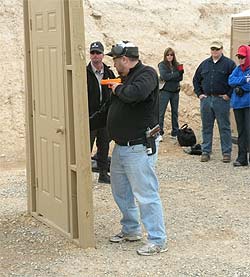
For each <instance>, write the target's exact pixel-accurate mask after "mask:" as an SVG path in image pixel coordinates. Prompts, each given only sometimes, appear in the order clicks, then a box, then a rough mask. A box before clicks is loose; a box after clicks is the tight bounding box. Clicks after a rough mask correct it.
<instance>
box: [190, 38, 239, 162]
mask: <svg viewBox="0 0 250 277" xmlns="http://www.w3.org/2000/svg"><path fill="white" fill-rule="evenodd" d="M210 50H211V56H210V57H209V58H207V59H206V60H204V61H203V62H202V63H201V64H200V65H199V66H198V68H197V70H196V72H195V75H194V78H193V85H194V92H195V93H196V95H197V96H198V98H199V99H200V112H201V121H202V140H203V141H202V145H201V147H202V155H201V162H208V161H209V160H210V154H211V152H212V142H213V129H214V121H215V119H216V121H217V124H218V128H219V133H220V142H221V151H222V161H223V162H224V163H229V162H230V161H231V152H232V138H231V127H230V119H229V118H230V97H231V94H232V88H231V87H230V86H229V85H228V77H229V75H230V74H231V73H232V71H233V70H234V68H235V66H236V65H235V63H234V61H232V60H231V59H229V58H227V57H225V56H224V55H223V44H222V43H221V42H220V41H213V42H212V43H211V45H210Z"/></svg>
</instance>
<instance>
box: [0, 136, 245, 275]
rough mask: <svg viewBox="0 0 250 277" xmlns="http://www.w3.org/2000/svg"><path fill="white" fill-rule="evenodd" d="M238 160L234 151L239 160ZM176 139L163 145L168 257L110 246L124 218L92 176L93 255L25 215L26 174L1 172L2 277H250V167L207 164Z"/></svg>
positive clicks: (216, 154) (217, 156)
mask: <svg viewBox="0 0 250 277" xmlns="http://www.w3.org/2000/svg"><path fill="white" fill-rule="evenodd" d="M235 156H236V147H235V146H234V151H233V157H234V158H235ZM199 158H200V157H198V156H190V155H188V154H185V153H184V152H183V149H182V148H181V147H179V146H178V145H177V144H176V143H175V142H174V141H173V140H171V139H168V138H167V139H165V140H164V141H163V142H162V143H161V146H160V153H159V162H158V167H157V171H158V176H159V180H160V193H161V198H162V202H163V206H164V210H165V219H166V226H167V231H168V246H169V251H168V252H166V253H162V254H160V255H156V256H152V257H141V256H138V255H137V254H136V249H137V248H138V247H139V246H141V244H142V242H134V243H128V242H127V243H121V244H111V243H109V242H108V237H109V236H110V235H111V234H113V233H115V232H117V231H119V219H120V214H119V212H118V209H117V208H116V206H115V204H114V202H113V199H112V195H111V191H110V186H107V185H100V184H98V183H97V175H96V174H94V175H93V193H94V209H95V235H96V248H95V249H86V250H83V249H80V248H78V247H77V246H75V245H74V244H72V243H71V242H70V241H69V240H67V239H65V238H64V237H63V236H61V235H60V234H57V233H55V231H54V230H52V229H50V228H48V227H47V226H46V225H44V224H43V223H41V222H39V221H37V220H35V219H34V218H32V217H30V215H28V214H27V211H26V201H27V199H26V180H25V178H26V177H25V170H24V169H23V168H11V169H8V168H4V169H3V168H2V169H1V170H0V199H1V205H0V243H1V247H0V272H1V273H0V275H1V276H90V277H92V276H100V277H101V276H115V277H116V276H118V277H119V276H142V277H143V276H152V277H154V276H232V277H233V276H234V277H235V276H250V259H249V256H250V247H249V246H250V245H249V236H250V214H249V206H250V167H244V168H233V166H232V163H230V164H223V163H222V162H221V154H220V148H219V143H218V139H216V140H215V148H214V154H213V155H212V159H211V161H210V162H208V163H201V162H200V161H199Z"/></svg>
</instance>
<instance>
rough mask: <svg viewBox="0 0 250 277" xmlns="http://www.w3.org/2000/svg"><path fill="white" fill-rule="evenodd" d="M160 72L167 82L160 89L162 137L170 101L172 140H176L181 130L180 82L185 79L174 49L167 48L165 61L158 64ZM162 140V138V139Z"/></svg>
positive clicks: (164, 56) (163, 79)
mask: <svg viewBox="0 0 250 277" xmlns="http://www.w3.org/2000/svg"><path fill="white" fill-rule="evenodd" d="M158 67H159V71H160V78H161V80H162V81H163V82H165V84H164V86H163V87H162V88H161V89H160V127H161V136H163V134H164V131H163V128H164V117H165V112H166V109H167V106H168V102H169V101H170V106H171V122H172V130H171V136H172V138H176V136H177V132H178V130H179V124H178V108H179V92H180V81H181V80H182V79H183V73H184V70H183V66H180V65H179V63H178V62H177V60H176V56H175V52H174V50H173V49H172V48H167V49H166V50H165V51H164V55H163V61H161V62H160V63H159V64H158ZM160 140H162V137H161V138H160Z"/></svg>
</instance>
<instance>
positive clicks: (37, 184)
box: [36, 177, 38, 188]
mask: <svg viewBox="0 0 250 277" xmlns="http://www.w3.org/2000/svg"><path fill="white" fill-rule="evenodd" d="M36 188H38V178H37V177H36Z"/></svg>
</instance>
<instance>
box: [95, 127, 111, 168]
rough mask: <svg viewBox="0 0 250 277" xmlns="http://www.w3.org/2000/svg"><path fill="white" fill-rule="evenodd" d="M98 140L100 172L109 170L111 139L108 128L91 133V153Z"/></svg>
mask: <svg viewBox="0 0 250 277" xmlns="http://www.w3.org/2000/svg"><path fill="white" fill-rule="evenodd" d="M95 139H96V147H97V153H96V154H97V165H98V167H99V168H100V170H105V171H106V170H107V169H108V153H109V141H110V140H109V137H108V132H107V129H106V128H102V129H97V130H94V131H91V132H90V147H91V152H92V149H93V145H94V142H95Z"/></svg>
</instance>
